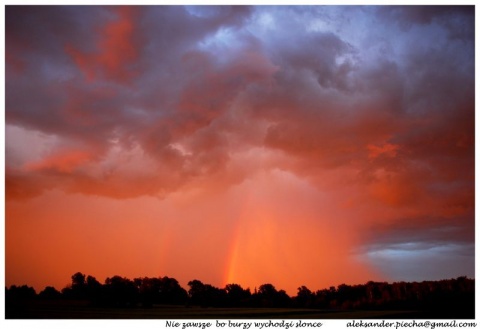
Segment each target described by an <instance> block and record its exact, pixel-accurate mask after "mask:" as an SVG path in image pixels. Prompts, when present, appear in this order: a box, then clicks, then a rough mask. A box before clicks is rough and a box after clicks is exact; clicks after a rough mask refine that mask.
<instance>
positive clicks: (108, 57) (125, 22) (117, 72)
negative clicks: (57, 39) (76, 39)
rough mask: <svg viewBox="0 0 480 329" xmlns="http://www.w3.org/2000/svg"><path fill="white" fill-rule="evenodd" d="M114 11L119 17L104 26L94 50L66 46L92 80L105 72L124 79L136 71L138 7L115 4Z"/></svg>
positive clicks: (111, 77) (121, 80)
mask: <svg viewBox="0 0 480 329" xmlns="http://www.w3.org/2000/svg"><path fill="white" fill-rule="evenodd" d="M111 12H112V13H113V14H114V15H116V19H114V20H112V21H110V22H108V23H106V25H105V26H104V27H103V28H102V29H101V31H100V37H99V40H98V42H97V45H96V46H97V49H96V52H95V53H87V52H84V51H81V50H79V49H77V48H76V47H75V46H73V45H72V44H70V43H67V44H66V45H65V47H64V49H65V52H66V53H67V54H68V55H70V56H71V57H72V59H73V60H74V61H75V63H76V64H77V66H78V68H79V69H80V70H81V71H82V72H83V73H84V75H85V77H86V78H87V80H88V81H90V82H91V81H93V80H94V79H96V78H99V77H101V76H104V77H105V78H107V79H112V80H115V81H117V82H123V83H125V82H128V81H129V80H130V79H131V78H133V77H134V76H135V75H136V71H135V68H134V66H135V61H136V59H137V58H138V45H136V42H137V41H138V40H136V39H135V34H134V31H135V17H136V14H137V9H136V8H135V7H132V6H120V7H113V8H112V9H111Z"/></svg>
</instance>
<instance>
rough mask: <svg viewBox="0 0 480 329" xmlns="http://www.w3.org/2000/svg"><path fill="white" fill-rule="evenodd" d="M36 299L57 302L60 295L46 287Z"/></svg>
mask: <svg viewBox="0 0 480 329" xmlns="http://www.w3.org/2000/svg"><path fill="white" fill-rule="evenodd" d="M38 297H39V298H40V299H43V300H59V299H60V298H61V297H62V294H61V293H60V291H58V290H57V289H55V288H54V287H50V286H48V287H45V289H43V290H42V291H41V292H40V293H39V294H38Z"/></svg>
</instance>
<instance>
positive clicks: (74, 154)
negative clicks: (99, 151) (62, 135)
mask: <svg viewBox="0 0 480 329" xmlns="http://www.w3.org/2000/svg"><path fill="white" fill-rule="evenodd" d="M91 159H92V154H91V153H89V152H85V151H65V152H60V153H57V154H54V155H51V156H49V157H45V158H43V159H42V160H39V161H37V162H33V163H27V164H26V165H25V169H26V170H28V171H44V170H45V171H52V170H53V171H57V172H60V173H72V172H73V171H75V170H76V169H77V168H79V167H81V166H82V165H84V164H86V163H88V162H89V161H90V160H91Z"/></svg>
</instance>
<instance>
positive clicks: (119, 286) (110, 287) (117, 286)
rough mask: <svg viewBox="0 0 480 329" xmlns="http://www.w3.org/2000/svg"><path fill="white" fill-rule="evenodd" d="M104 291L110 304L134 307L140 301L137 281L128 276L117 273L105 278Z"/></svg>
mask: <svg viewBox="0 0 480 329" xmlns="http://www.w3.org/2000/svg"><path fill="white" fill-rule="evenodd" d="M104 292H105V296H106V301H107V303H108V304H109V305H112V306H118V307H126V306H128V307H133V306H136V305H137V302H138V289H137V287H136V286H135V283H134V282H133V281H131V280H129V279H127V278H122V277H120V276H118V275H115V276H113V277H111V278H107V279H106V280H105V285H104Z"/></svg>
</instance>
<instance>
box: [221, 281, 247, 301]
mask: <svg viewBox="0 0 480 329" xmlns="http://www.w3.org/2000/svg"><path fill="white" fill-rule="evenodd" d="M224 290H225V292H226V293H227V305H228V306H233V307H238V306H246V305H248V303H249V300H250V298H251V296H252V293H251V292H250V289H243V288H242V287H241V286H240V285H238V284H235V283H232V284H227V285H226V286H225V289H224Z"/></svg>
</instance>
